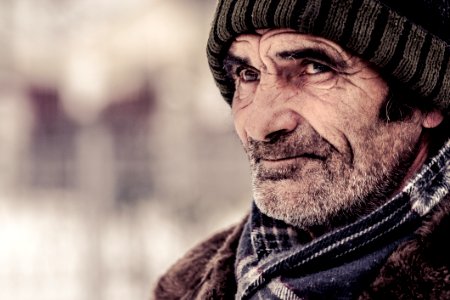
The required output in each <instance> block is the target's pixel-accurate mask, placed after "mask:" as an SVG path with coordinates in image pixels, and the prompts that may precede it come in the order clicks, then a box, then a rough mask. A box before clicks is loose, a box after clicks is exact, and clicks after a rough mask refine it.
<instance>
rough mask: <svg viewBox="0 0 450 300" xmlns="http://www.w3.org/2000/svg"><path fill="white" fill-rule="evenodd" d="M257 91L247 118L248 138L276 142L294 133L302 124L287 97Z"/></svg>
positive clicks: (277, 93) (277, 92) (280, 94)
mask: <svg viewBox="0 0 450 300" xmlns="http://www.w3.org/2000/svg"><path fill="white" fill-rule="evenodd" d="M275 92H276V95H275V96H274V95H273V93H270V92H269V93H267V92H264V91H257V92H256V94H255V98H254V101H253V104H252V106H253V107H251V108H249V115H248V118H247V122H246V123H247V124H246V125H247V126H246V127H247V128H246V135H247V137H248V138H251V139H253V140H257V141H263V142H274V141H276V140H278V139H279V138H280V137H281V136H283V135H286V134H288V133H290V132H292V131H294V130H295V129H296V128H297V126H298V125H299V123H300V122H301V117H300V115H299V114H298V113H297V112H296V111H294V110H293V109H291V108H290V107H289V105H288V104H287V101H285V99H286V97H287V95H284V96H283V94H282V93H279V90H278V91H277V90H276V91H275ZM271 94H272V95H271Z"/></svg>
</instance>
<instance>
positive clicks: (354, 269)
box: [235, 140, 450, 299]
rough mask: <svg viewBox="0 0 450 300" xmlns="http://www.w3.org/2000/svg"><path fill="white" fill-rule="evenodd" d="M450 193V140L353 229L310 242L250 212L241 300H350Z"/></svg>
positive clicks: (239, 275) (240, 255) (241, 252)
mask: <svg viewBox="0 0 450 300" xmlns="http://www.w3.org/2000/svg"><path fill="white" fill-rule="evenodd" d="M449 191H450V140H449V141H447V143H446V144H445V145H444V147H443V148H442V149H441V150H440V151H439V152H438V154H437V155H436V156H435V157H433V158H432V159H431V160H430V161H429V162H428V163H427V164H425V165H424V166H423V167H422V169H421V170H420V172H418V173H417V174H416V175H415V177H414V178H413V179H412V180H411V181H410V182H409V183H408V184H407V186H406V187H405V188H404V189H403V190H402V191H401V192H400V193H398V194H397V195H396V196H394V197H393V198H392V199H391V200H389V201H388V202H387V203H385V204H384V205H382V206H381V207H379V208H378V209H377V210H375V211H374V212H372V213H370V214H369V215H367V216H365V217H363V218H361V219H359V220H357V221H356V222H354V223H352V224H349V225H347V226H344V227H342V228H339V229H337V230H334V231H332V232H330V233H327V234H325V235H323V236H321V237H319V238H317V239H314V240H312V241H309V242H308V241H305V238H304V236H303V235H304V233H302V231H301V230H299V229H298V228H295V227H293V226H290V225H288V224H286V223H284V222H282V221H279V220H275V219H272V218H270V217H268V216H266V215H264V214H263V213H261V212H260V211H259V210H258V208H257V207H256V206H255V205H254V204H253V208H252V213H251V217H250V218H249V220H248V222H247V224H246V226H245V228H244V232H243V234H242V236H241V239H240V242H239V246H238V252H237V260H236V265H235V271H236V272H235V274H236V279H237V283H238V291H237V294H236V299H250V298H251V299H304V298H308V299H309V298H313V299H318V298H319V299H353V298H355V297H357V295H359V293H360V292H361V289H362V288H364V287H365V286H366V285H367V284H368V283H369V282H370V279H372V278H373V276H375V272H376V271H377V270H379V268H380V267H381V265H382V263H383V262H384V261H385V260H386V258H387V257H388V256H389V255H390V254H391V253H392V252H393V251H394V250H395V249H396V248H397V247H398V246H399V245H400V244H401V243H402V242H404V241H405V240H407V239H410V238H412V236H413V233H414V231H415V229H417V228H418V227H419V225H420V224H421V219H422V217H424V216H425V215H426V214H427V213H428V212H429V211H430V210H431V209H432V208H433V207H434V206H435V205H436V204H438V203H439V202H440V201H441V200H442V199H443V198H444V197H445V196H446V195H447V194H448V193H449Z"/></svg>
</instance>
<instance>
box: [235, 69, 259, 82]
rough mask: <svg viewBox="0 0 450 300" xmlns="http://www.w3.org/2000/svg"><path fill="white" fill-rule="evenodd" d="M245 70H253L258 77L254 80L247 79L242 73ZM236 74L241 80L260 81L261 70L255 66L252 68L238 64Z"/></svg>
mask: <svg viewBox="0 0 450 300" xmlns="http://www.w3.org/2000/svg"><path fill="white" fill-rule="evenodd" d="M245 71H251V72H253V75H256V76H257V78H256V79H254V80H247V79H245V78H243V76H242V75H243V72H245ZM234 76H235V77H236V78H237V79H239V80H240V81H241V82H254V81H258V80H259V77H260V74H259V72H258V71H257V70H256V69H253V68H251V67H248V66H238V67H237V68H236V70H235V71H234Z"/></svg>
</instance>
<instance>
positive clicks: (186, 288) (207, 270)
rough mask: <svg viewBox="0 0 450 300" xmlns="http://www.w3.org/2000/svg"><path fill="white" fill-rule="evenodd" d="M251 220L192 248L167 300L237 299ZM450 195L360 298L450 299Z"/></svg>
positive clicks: (162, 287) (164, 293)
mask: <svg viewBox="0 0 450 300" xmlns="http://www.w3.org/2000/svg"><path fill="white" fill-rule="evenodd" d="M244 223H245V220H244V221H242V222H241V223H240V224H238V225H236V226H234V227H232V228H230V229H228V230H225V231H223V232H221V233H218V234H216V235H214V236H213V237H211V238H210V239H209V240H207V241H205V242H203V243H202V244H200V245H198V246H197V247H195V248H194V249H193V250H191V251H190V252H189V253H188V254H187V255H186V256H185V257H183V258H182V259H180V260H179V261H178V262H177V263H176V264H175V265H174V266H173V267H172V268H171V269H170V270H169V271H168V272H167V273H166V274H165V275H164V276H163V277H162V278H161V279H160V280H159V282H158V284H157V286H156V289H155V291H154V297H155V299H157V300H162V299H234V294H235V292H236V282H235V278H234V261H235V255H236V249H237V246H238V241H239V237H240V235H241V233H242V229H243V226H244ZM449 235H450V196H447V197H446V199H444V200H443V201H442V202H441V204H439V205H438V206H437V207H436V208H435V209H434V210H433V211H432V212H431V213H430V214H429V215H428V216H427V217H426V218H425V220H424V221H423V224H422V226H421V227H420V228H419V229H418V230H417V231H416V238H415V239H414V240H411V241H408V242H405V243H404V244H403V245H401V246H400V247H399V248H398V249H397V250H396V251H394V253H392V254H391V256H390V257H389V258H388V260H387V261H386V263H385V264H384V266H383V267H382V268H381V269H380V271H379V274H378V275H377V277H376V278H375V279H374V280H373V282H372V283H371V284H370V285H369V286H368V287H366V288H365V291H364V292H363V293H362V295H361V296H360V297H359V298H360V299H386V300H387V299H450V272H449V270H450V246H449V243H448V237H449Z"/></svg>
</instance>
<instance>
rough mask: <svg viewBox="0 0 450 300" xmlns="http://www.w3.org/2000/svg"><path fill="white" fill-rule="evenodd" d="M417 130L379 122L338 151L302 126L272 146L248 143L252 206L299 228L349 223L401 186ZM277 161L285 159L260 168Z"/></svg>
mask: <svg viewBox="0 0 450 300" xmlns="http://www.w3.org/2000/svg"><path fill="white" fill-rule="evenodd" d="M420 131H421V128H420V126H419V125H417V124H415V123H414V122H412V121H411V122H409V121H402V122H392V123H385V122H382V121H380V122H379V123H376V124H374V125H373V126H369V127H364V128H359V129H358V132H357V134H355V135H354V136H357V137H358V138H357V140H356V141H355V140H353V142H352V143H350V142H349V141H348V140H347V142H348V145H347V147H344V148H345V149H344V150H343V149H340V151H339V150H338V149H337V148H336V147H334V146H333V145H332V144H331V143H330V142H328V141H327V140H326V139H324V138H323V137H322V136H321V135H319V134H318V133H317V132H316V131H315V130H314V129H313V128H312V127H311V126H310V125H309V124H307V123H306V122H305V123H303V124H301V125H300V126H298V127H297V128H296V130H295V131H293V132H290V133H288V134H285V135H283V136H281V137H280V138H278V139H277V140H276V141H275V142H273V141H272V142H259V141H254V140H249V142H248V145H247V147H246V152H247V154H248V156H249V160H250V166H251V170H252V184H253V195H254V200H255V203H256V205H257V206H258V208H259V209H260V210H261V211H262V212H263V213H265V214H266V215H268V216H270V217H273V218H275V219H279V220H283V221H285V222H286V223H288V224H292V225H294V226H298V227H304V228H305V227H312V226H334V225H335V224H341V223H342V222H343V221H350V220H353V219H355V218H357V217H359V216H360V215H362V214H365V213H367V211H370V210H373V209H374V207H378V206H379V205H380V204H381V203H382V202H384V201H386V200H387V199H388V197H389V196H390V195H391V194H392V193H393V192H394V190H395V189H396V188H397V187H398V186H399V185H400V183H401V182H402V180H403V177H404V176H405V173H406V171H407V170H408V168H409V167H410V165H411V163H412V161H413V160H414V157H415V154H416V152H417V146H416V145H417V141H418V137H419V136H420ZM289 158H290V159H289ZM280 159H289V160H288V162H287V163H283V164H280V165H276V166H275V167H273V166H270V167H267V166H266V165H265V164H264V161H267V160H269V161H274V160H280Z"/></svg>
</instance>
